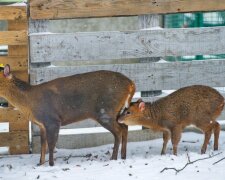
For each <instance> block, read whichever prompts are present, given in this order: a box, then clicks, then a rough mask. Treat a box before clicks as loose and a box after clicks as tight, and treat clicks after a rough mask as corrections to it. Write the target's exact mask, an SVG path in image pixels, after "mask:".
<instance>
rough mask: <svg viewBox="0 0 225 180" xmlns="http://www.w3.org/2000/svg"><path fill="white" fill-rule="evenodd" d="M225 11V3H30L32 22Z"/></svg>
mask: <svg viewBox="0 0 225 180" xmlns="http://www.w3.org/2000/svg"><path fill="white" fill-rule="evenodd" d="M217 10H225V1H224V0H213V1H207V0H185V1H184V0H167V1H162V0H142V1H137V0H129V1H124V0H113V1H112V0H104V1H99V0H98V1H91V0H82V1H80V0H54V1H49V0H30V15H31V18H32V19H60V18H76V17H106V16H110V17H111V16H129V15H141V14H153V13H155V14H165V13H177V12H194V11H217Z"/></svg>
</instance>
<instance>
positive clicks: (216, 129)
mask: <svg viewBox="0 0 225 180" xmlns="http://www.w3.org/2000/svg"><path fill="white" fill-rule="evenodd" d="M219 135H220V124H219V123H218V122H216V121H215V124H214V150H218V144H219Z"/></svg>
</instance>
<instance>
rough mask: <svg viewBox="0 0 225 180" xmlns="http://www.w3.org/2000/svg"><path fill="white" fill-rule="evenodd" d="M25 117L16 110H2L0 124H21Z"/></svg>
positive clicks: (0, 110) (0, 111)
mask: <svg viewBox="0 0 225 180" xmlns="http://www.w3.org/2000/svg"><path fill="white" fill-rule="evenodd" d="M20 121H23V115H22V114H21V113H20V112H19V111H18V110H15V109H14V108H0V122H20Z"/></svg>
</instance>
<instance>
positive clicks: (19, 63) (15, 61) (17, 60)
mask: <svg viewBox="0 0 225 180" xmlns="http://www.w3.org/2000/svg"><path fill="white" fill-rule="evenodd" d="M0 64H9V65H10V67H11V69H12V70H13V71H25V70H26V71H27V68H28V58H27V57H10V56H0Z"/></svg>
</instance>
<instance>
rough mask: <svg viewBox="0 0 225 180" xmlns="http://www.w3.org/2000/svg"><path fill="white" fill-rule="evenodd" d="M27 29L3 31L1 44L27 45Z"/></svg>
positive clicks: (0, 38) (0, 36) (0, 33)
mask: <svg viewBox="0 0 225 180" xmlns="http://www.w3.org/2000/svg"><path fill="white" fill-rule="evenodd" d="M26 44H27V31H1V32H0V45H26Z"/></svg>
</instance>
